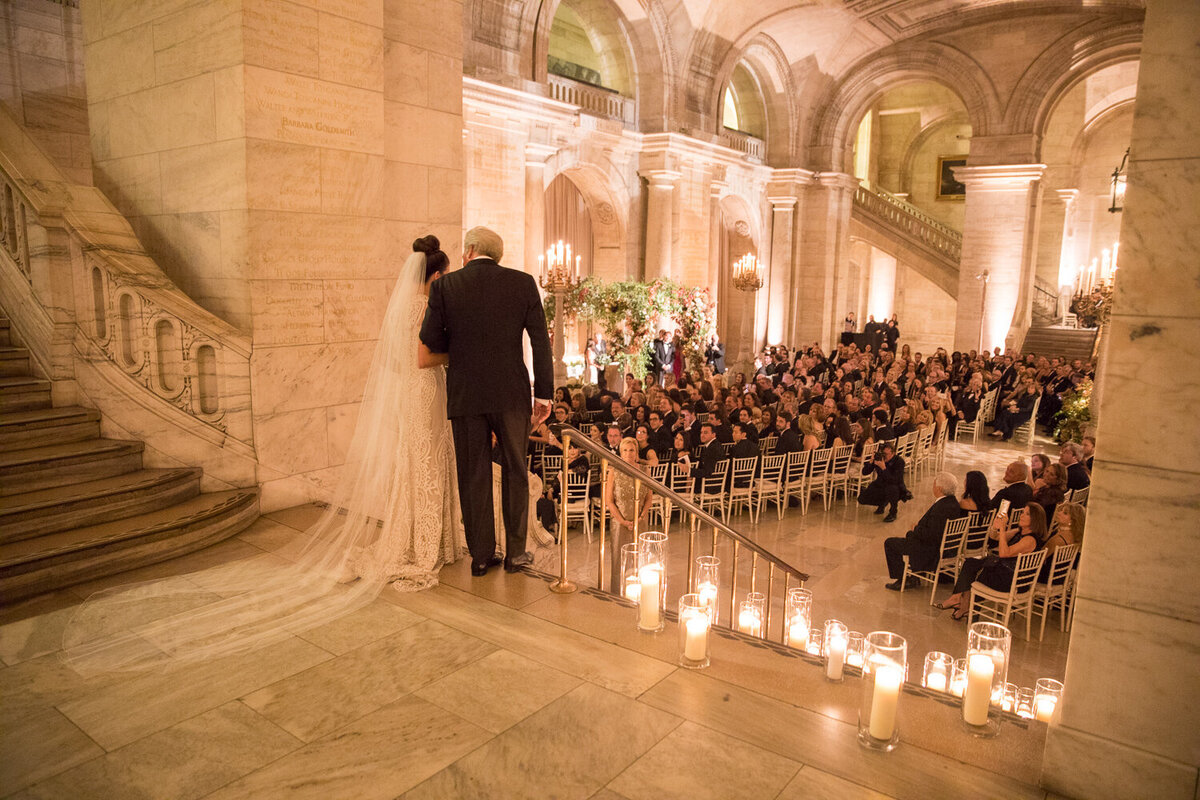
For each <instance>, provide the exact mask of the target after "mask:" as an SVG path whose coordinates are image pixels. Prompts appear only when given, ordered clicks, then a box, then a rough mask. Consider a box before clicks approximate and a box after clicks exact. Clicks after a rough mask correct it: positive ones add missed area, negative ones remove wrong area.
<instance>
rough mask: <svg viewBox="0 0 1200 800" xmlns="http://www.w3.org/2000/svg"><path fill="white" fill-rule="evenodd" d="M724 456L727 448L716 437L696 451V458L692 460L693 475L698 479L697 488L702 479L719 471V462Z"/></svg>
mask: <svg viewBox="0 0 1200 800" xmlns="http://www.w3.org/2000/svg"><path fill="white" fill-rule="evenodd" d="M724 458H725V449H724V448H723V447H721V443H720V442H718V441H717V440H716V439H713V440H712V441H710V442H709V443H708V444H706V445H702V446H701V447H700V449H699V450H698V451H697V452H696V460H695V461H693V462H692V477H693V478H695V479H696V488H697V490H698V489H699V488H700V481H701V480H702V479H704V478H710V477H712V474H713V473H714V472H716V471H717V464H719V463H721V461H723V460H724Z"/></svg>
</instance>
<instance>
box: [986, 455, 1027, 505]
mask: <svg viewBox="0 0 1200 800" xmlns="http://www.w3.org/2000/svg"><path fill="white" fill-rule="evenodd" d="M1028 477H1029V467H1027V466H1025V462H1024V461H1014V462H1012V463H1011V464H1009V465H1008V467H1007V468H1006V469H1005V470H1004V483H1005V487H1004V488H1003V489H1001V490H1000V491H998V492H996V496H995V497H993V498H992V508H996V509H998V508H1000V503H1001V502H1002V501H1004V500H1007V501H1008V504H1009V506H1010V507H1012V508H1024V507H1025V506H1027V505H1029V501H1030V500H1032V499H1033V487H1032V486H1030V485H1029V484H1028V483H1026V482H1025V479H1026V478H1028Z"/></svg>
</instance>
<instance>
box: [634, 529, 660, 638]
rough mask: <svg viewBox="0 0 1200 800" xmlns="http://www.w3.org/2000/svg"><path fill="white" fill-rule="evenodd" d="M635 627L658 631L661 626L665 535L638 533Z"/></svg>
mask: <svg viewBox="0 0 1200 800" xmlns="http://www.w3.org/2000/svg"><path fill="white" fill-rule="evenodd" d="M637 563H638V583H640V584H641V587H642V588H641V591H640V594H639V596H638V630H640V631H644V632H646V633H658V632H659V631H661V630H662V629H663V610H664V609H665V608H666V599H667V535H666V534H665V533H660V532H658V531H646V532H645V533H643V534H640V535H639V536H638V554H637Z"/></svg>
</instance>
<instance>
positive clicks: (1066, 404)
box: [1054, 381, 1092, 444]
mask: <svg viewBox="0 0 1200 800" xmlns="http://www.w3.org/2000/svg"><path fill="white" fill-rule="evenodd" d="M1091 405H1092V382H1091V381H1081V382H1080V383H1079V385H1078V386H1076V387H1075V388H1074V389H1071V390H1070V391H1069V392H1067V393H1066V394H1064V395H1063V404H1062V409H1060V410H1059V412H1058V413H1057V414H1055V415H1054V419H1055V420H1056V421H1057V424H1056V425H1055V427H1054V441H1056V442H1058V443H1059V444H1063V443H1065V442H1081V441H1083V434H1084V432H1085V431H1086V430H1087V429H1088V428H1090V427H1091V425H1092V407H1091Z"/></svg>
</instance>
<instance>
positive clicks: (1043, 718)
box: [1036, 695, 1058, 722]
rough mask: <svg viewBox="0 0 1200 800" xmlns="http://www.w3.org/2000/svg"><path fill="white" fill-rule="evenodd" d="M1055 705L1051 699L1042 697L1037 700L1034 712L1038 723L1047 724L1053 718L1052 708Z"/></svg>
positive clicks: (1055, 702)
mask: <svg viewBox="0 0 1200 800" xmlns="http://www.w3.org/2000/svg"><path fill="white" fill-rule="evenodd" d="M1057 704H1058V703H1057V701H1055V699H1054V698H1053V697H1046V696H1044V695H1043V696H1042V697H1039V698H1038V699H1037V712H1036V716H1037V720H1038V722H1049V721H1050V718H1051V717H1053V716H1054V707H1055V706H1056V705H1057Z"/></svg>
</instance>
